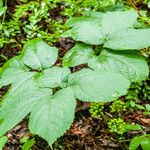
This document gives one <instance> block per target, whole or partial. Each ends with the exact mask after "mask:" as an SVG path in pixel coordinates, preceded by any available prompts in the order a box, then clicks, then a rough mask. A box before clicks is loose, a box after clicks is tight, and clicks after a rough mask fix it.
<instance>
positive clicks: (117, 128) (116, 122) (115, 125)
mask: <svg viewBox="0 0 150 150" xmlns="http://www.w3.org/2000/svg"><path fill="white" fill-rule="evenodd" d="M125 125H126V123H125V122H124V121H123V119H121V118H114V119H111V120H110V121H109V122H108V128H109V131H110V132H112V133H114V132H115V133H117V134H120V135H122V134H124V133H125V132H126V129H125Z"/></svg>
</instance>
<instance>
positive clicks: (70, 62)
mask: <svg viewBox="0 0 150 150" xmlns="http://www.w3.org/2000/svg"><path fill="white" fill-rule="evenodd" d="M93 54H94V51H93V49H92V47H91V46H89V45H86V44H83V43H82V44H80V43H79V44H76V45H75V46H74V47H73V48H72V49H71V50H69V51H68V52H67V53H66V54H65V56H64V58H63V65H64V66H68V67H74V66H77V65H80V64H85V63H87V62H88V59H89V58H90V57H91V56H92V55H93Z"/></svg>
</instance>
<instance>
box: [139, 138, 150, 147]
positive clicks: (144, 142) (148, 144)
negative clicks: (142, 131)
mask: <svg viewBox="0 0 150 150" xmlns="http://www.w3.org/2000/svg"><path fill="white" fill-rule="evenodd" d="M141 147H142V149H143V150H149V148H150V137H145V138H143V140H142V142H141Z"/></svg>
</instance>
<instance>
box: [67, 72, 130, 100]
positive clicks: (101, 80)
mask: <svg viewBox="0 0 150 150" xmlns="http://www.w3.org/2000/svg"><path fill="white" fill-rule="evenodd" d="M68 86H70V87H72V88H73V90H74V92H75V96H76V98H78V99H80V100H82V101H89V102H107V101H112V100H115V99H117V98H118V97H119V96H121V95H124V94H126V92H127V89H128V88H129V86H130V82H129V80H127V79H126V78H125V77H124V76H123V75H121V74H114V73H112V72H101V73H99V72H96V71H92V70H91V69H83V70H81V71H79V72H76V73H73V74H72V75H70V76H69V77H68Z"/></svg>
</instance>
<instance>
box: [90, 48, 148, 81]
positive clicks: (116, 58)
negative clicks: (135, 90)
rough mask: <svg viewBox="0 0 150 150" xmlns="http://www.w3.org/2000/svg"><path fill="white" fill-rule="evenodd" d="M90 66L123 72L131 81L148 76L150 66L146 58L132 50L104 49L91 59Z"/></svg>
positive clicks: (101, 69) (140, 79) (96, 68)
mask: <svg viewBox="0 0 150 150" xmlns="http://www.w3.org/2000/svg"><path fill="white" fill-rule="evenodd" d="M88 65H89V67H91V68H93V69H94V70H97V71H112V72H114V73H121V74H122V75H124V76H125V77H126V78H128V79H129V80H130V81H131V82H140V81H142V80H145V79H146V78H148V74H149V68H148V64H147V62H146V60H145V58H144V57H143V56H141V55H139V54H137V53H135V52H131V51H112V50H109V51H106V50H105V51H103V52H102V53H101V54H100V55H99V56H95V57H93V58H92V59H90V60H89V63H88Z"/></svg>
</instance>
